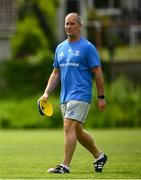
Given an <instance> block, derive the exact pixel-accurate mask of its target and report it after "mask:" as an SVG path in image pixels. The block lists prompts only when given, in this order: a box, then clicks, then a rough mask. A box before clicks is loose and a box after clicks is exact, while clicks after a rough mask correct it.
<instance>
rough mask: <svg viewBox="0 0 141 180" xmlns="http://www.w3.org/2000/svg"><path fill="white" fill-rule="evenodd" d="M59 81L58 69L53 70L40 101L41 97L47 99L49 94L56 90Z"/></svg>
mask: <svg viewBox="0 0 141 180" xmlns="http://www.w3.org/2000/svg"><path fill="white" fill-rule="evenodd" d="M59 81H60V73H59V69H57V68H54V69H53V71H52V73H51V75H50V77H49V80H48V83H47V86H46V88H45V91H44V94H43V95H42V96H41V97H40V99H41V98H42V97H44V98H46V99H48V96H49V94H50V93H51V92H52V91H53V90H54V89H55V88H56V86H57V85H58V84H59ZM40 99H39V100H40Z"/></svg>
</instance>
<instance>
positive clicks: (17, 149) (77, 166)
mask: <svg viewBox="0 0 141 180" xmlns="http://www.w3.org/2000/svg"><path fill="white" fill-rule="evenodd" d="M89 132H90V133H91V135H92V136H93V137H95V140H96V142H97V144H98V146H99V147H100V148H101V149H102V150H103V151H104V152H105V153H106V154H107V155H108V157H109V161H108V163H107V164H106V165H105V167H104V170H103V173H100V174H97V173H95V172H93V167H92V162H93V158H92V156H91V155H90V154H89V153H88V152H87V151H86V150H85V149H84V148H83V147H82V146H80V145H79V144H78V146H77V149H76V151H75V154H74V157H73V161H72V163H71V173H70V174H65V175H62V174H60V175H57V174H48V173H47V172H46V170H47V169H48V168H50V167H54V166H55V165H56V164H57V163H60V162H61V160H62V158H63V144H64V141H63V132H62V130H48V129H46V130H17V131H16V130H1V131H0V178H1V179H6V178H7V179H34V178H36V179H104V178H105V179H111V178H112V179H136V178H138V179H139V178H141V171H140V168H141V129H120V130H114V129H113V130H90V131H89Z"/></svg>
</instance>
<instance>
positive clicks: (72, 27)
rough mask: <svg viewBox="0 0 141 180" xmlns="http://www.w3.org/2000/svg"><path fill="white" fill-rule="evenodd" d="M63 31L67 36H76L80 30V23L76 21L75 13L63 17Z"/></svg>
mask: <svg viewBox="0 0 141 180" xmlns="http://www.w3.org/2000/svg"><path fill="white" fill-rule="evenodd" d="M65 31H66V34H67V36H68V37H72V38H73V37H77V36H78V35H79V34H80V31H81V24H80V23H78V21H77V17H76V16H75V15H68V16H66V18H65Z"/></svg>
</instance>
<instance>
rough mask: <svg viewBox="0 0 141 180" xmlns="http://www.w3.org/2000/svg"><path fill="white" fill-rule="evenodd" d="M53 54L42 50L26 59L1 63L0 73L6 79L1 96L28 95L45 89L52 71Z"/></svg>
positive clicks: (0, 90)
mask: <svg viewBox="0 0 141 180" xmlns="http://www.w3.org/2000/svg"><path fill="white" fill-rule="evenodd" d="M52 63H53V56H52V54H51V53H49V52H40V53H38V54H37V55H35V56H30V57H29V58H27V59H25V60H24V61H19V60H9V61H5V62H2V63H1V64H0V75H1V79H2V81H4V83H3V84H4V86H3V88H0V92H1V93H0V97H3V94H7V95H8V96H14V95H15V96H16V97H17V96H18V95H19V96H27V95H31V94H33V93H37V92H39V91H41V89H44V87H45V86H46V83H47V80H48V77H49V75H50V73H51V71H52Z"/></svg>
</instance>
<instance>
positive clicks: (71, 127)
mask: <svg viewBox="0 0 141 180" xmlns="http://www.w3.org/2000/svg"><path fill="white" fill-rule="evenodd" d="M76 126H77V121H74V120H72V119H67V118H65V119H64V131H65V132H66V133H68V132H71V131H76Z"/></svg>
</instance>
